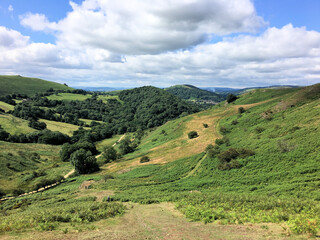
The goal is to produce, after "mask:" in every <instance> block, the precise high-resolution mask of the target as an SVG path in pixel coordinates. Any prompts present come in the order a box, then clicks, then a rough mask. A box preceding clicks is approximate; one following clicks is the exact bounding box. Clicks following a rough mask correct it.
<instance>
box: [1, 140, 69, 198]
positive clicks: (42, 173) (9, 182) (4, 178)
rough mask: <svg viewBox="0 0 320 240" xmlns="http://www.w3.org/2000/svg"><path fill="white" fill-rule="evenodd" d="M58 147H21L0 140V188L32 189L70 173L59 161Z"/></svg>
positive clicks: (64, 164)
mask: <svg viewBox="0 0 320 240" xmlns="http://www.w3.org/2000/svg"><path fill="white" fill-rule="evenodd" d="M59 151H60V146H51V145H44V144H20V143H9V142H2V141H0V186H1V187H0V188H1V189H2V190H4V191H5V192H6V193H9V194H11V193H12V191H13V190H24V191H26V190H33V188H34V187H35V186H36V184H37V183H39V182H40V181H41V180H43V179H53V178H55V177H57V176H59V175H64V174H66V173H67V172H69V171H70V170H71V168H72V167H71V165H70V163H66V162H61V161H60V159H59Z"/></svg>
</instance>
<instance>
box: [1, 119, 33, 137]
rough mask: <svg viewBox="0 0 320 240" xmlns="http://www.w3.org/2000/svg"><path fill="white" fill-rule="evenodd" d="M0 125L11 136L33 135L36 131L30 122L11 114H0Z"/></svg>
mask: <svg viewBox="0 0 320 240" xmlns="http://www.w3.org/2000/svg"><path fill="white" fill-rule="evenodd" d="M0 125H1V126H2V127H3V129H5V130H6V131H7V132H8V133H10V134H21V133H23V134H27V133H32V132H34V131H35V129H32V128H30V127H29V126H28V125H29V122H28V121H27V120H23V119H21V118H17V117H14V116H12V115H11V114H0Z"/></svg>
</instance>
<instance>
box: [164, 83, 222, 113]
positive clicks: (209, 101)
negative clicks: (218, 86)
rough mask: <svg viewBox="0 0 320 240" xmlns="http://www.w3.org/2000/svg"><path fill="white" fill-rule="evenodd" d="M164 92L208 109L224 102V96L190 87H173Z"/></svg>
mask: <svg viewBox="0 0 320 240" xmlns="http://www.w3.org/2000/svg"><path fill="white" fill-rule="evenodd" d="M165 90H166V91H168V92H170V93H172V94H173V95H176V96H178V97H179V98H181V99H184V100H187V101H190V102H194V103H195V104H197V105H199V106H202V107H203V108H208V107H210V106H212V105H215V104H217V103H218V102H221V101H223V100H225V96H224V95H219V94H216V93H214V92H210V91H206V90H203V89H200V88H197V87H195V86H192V85H175V86H172V87H169V88H166V89H165Z"/></svg>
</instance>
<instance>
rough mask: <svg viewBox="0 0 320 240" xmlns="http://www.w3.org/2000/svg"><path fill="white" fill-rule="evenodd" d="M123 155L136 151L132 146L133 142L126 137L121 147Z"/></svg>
mask: <svg viewBox="0 0 320 240" xmlns="http://www.w3.org/2000/svg"><path fill="white" fill-rule="evenodd" d="M119 149H120V152H121V154H123V155H125V154H128V153H131V152H133V151H134V148H133V147H132V146H131V141H130V139H129V138H128V137H125V138H124V139H123V140H122V141H121V142H120V145H119Z"/></svg>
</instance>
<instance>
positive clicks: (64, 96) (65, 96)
mask: <svg viewBox="0 0 320 240" xmlns="http://www.w3.org/2000/svg"><path fill="white" fill-rule="evenodd" d="M91 96H92V95H90V94H86V95H82V94H75V93H59V94H58V95H56V94H53V95H50V96H48V97H47V98H48V99H49V100H61V101H62V100H63V101H76V100H77V101H84V100H86V99H88V98H90V97H91Z"/></svg>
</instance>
